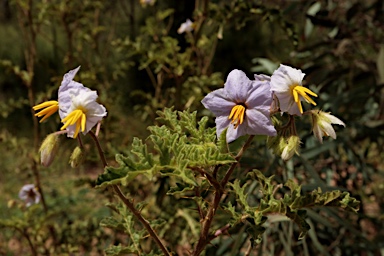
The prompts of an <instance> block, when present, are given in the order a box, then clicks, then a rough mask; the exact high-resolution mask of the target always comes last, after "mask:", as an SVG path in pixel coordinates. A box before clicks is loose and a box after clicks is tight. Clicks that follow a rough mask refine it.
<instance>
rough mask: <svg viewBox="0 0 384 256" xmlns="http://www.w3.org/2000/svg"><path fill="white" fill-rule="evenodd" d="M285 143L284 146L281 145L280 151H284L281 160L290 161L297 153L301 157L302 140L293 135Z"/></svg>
mask: <svg viewBox="0 0 384 256" xmlns="http://www.w3.org/2000/svg"><path fill="white" fill-rule="evenodd" d="M285 142H286V143H284V144H280V147H281V148H280V149H282V152H281V158H282V159H283V160H284V161H288V160H289V159H291V158H292V157H293V155H294V154H295V153H296V154H297V155H299V148H300V138H299V136H297V135H292V136H290V137H288V138H287V139H286V140H285Z"/></svg>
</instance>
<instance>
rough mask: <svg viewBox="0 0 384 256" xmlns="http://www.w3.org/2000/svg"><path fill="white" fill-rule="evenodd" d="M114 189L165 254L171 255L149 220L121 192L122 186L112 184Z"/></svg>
mask: <svg viewBox="0 0 384 256" xmlns="http://www.w3.org/2000/svg"><path fill="white" fill-rule="evenodd" d="M112 187H113V190H114V191H115V193H116V194H117V196H118V197H119V198H120V199H121V201H123V203H124V204H125V205H126V206H127V207H128V209H129V210H130V211H131V212H132V213H133V214H134V215H135V216H136V218H137V219H138V220H139V221H140V222H141V224H143V226H144V227H145V229H146V230H147V231H148V233H149V234H150V235H151V237H152V238H153V240H155V242H156V244H157V245H158V246H159V247H160V249H161V251H162V252H163V253H164V255H171V254H170V253H169V252H168V250H167V248H166V247H165V246H164V244H163V243H162V242H161V240H160V238H159V237H158V236H157V234H156V232H155V231H154V230H153V229H152V227H151V225H149V223H148V221H147V220H146V219H144V218H143V216H142V215H141V213H140V212H139V211H138V210H137V209H136V208H135V206H134V205H133V203H132V202H131V201H130V200H129V199H128V198H126V197H125V196H124V195H123V193H122V192H121V190H120V188H119V187H118V186H117V185H112Z"/></svg>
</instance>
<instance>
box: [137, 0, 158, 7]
mask: <svg viewBox="0 0 384 256" xmlns="http://www.w3.org/2000/svg"><path fill="white" fill-rule="evenodd" d="M155 2H156V0H140V4H141V5H142V6H143V7H146V6H147V5H151V6H152V5H154V4H155Z"/></svg>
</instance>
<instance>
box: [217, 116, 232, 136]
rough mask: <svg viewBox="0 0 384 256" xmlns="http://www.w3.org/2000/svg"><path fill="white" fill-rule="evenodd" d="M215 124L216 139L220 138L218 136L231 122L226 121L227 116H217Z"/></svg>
mask: <svg viewBox="0 0 384 256" xmlns="http://www.w3.org/2000/svg"><path fill="white" fill-rule="evenodd" d="M215 123H216V134H217V137H220V135H221V133H222V132H223V131H224V129H225V128H227V127H228V126H229V125H230V123H231V120H230V119H228V115H224V116H218V117H216V119H215Z"/></svg>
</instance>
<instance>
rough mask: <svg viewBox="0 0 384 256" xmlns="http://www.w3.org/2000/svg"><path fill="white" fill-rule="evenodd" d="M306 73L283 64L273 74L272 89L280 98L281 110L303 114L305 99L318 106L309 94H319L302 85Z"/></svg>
mask: <svg viewBox="0 0 384 256" xmlns="http://www.w3.org/2000/svg"><path fill="white" fill-rule="evenodd" d="M304 76H305V74H304V73H303V72H301V70H299V69H295V68H292V67H289V66H286V65H283V64H280V67H279V68H278V69H277V70H275V72H273V74H272V76H271V90H272V91H273V92H274V93H275V95H276V97H277V99H278V100H279V106H280V110H281V111H282V112H287V113H288V114H291V115H301V114H303V107H302V105H301V101H302V100H305V101H306V102H308V103H311V104H313V105H315V106H316V103H315V102H314V101H313V100H312V99H311V97H309V96H308V95H307V94H309V95H311V96H314V97H317V94H316V93H314V92H312V91H311V90H309V89H308V88H306V87H304V86H302V81H303V78H304Z"/></svg>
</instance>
